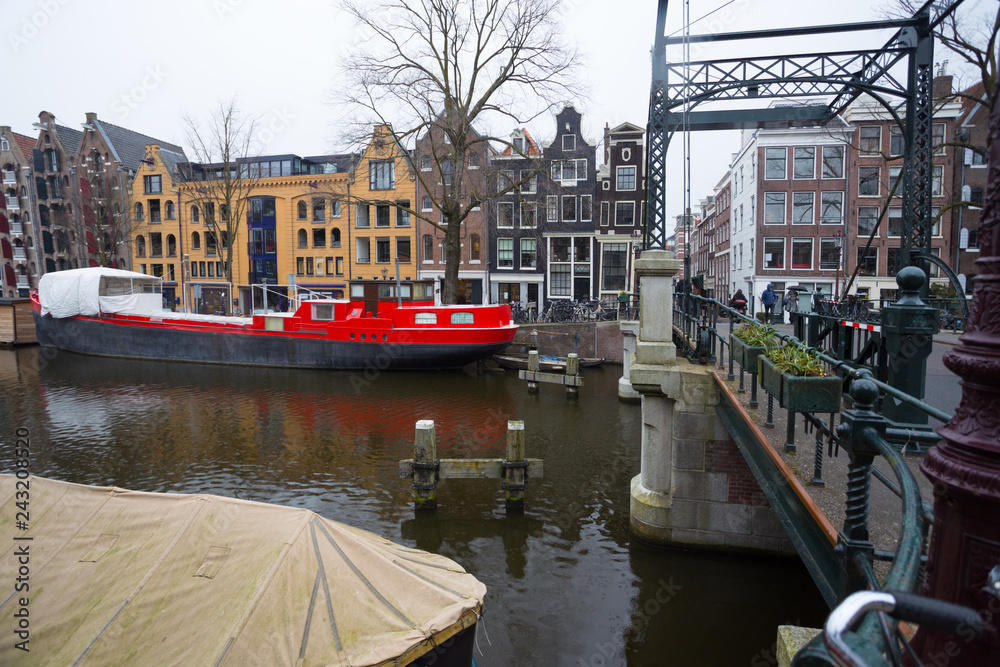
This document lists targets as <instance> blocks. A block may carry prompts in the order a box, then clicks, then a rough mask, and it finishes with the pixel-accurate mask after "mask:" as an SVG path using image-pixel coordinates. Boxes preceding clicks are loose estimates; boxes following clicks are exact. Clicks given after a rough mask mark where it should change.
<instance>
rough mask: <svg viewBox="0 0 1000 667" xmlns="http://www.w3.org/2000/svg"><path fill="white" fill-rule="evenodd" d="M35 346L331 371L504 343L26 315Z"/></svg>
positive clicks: (415, 364)
mask: <svg viewBox="0 0 1000 667" xmlns="http://www.w3.org/2000/svg"><path fill="white" fill-rule="evenodd" d="M32 314H33V315H34V318H35V329H36V331H37V334H38V343H39V344H40V345H42V346H43V347H53V348H56V349H59V350H66V351H68V352H76V353H78V354H87V355H96V356H102V357H124V358H131V359H152V360H163V361H188V362H194V363H204V364H235V365H243V366H273V367H281V368H318V369H330V370H345V371H347V370H368V369H377V370H438V369H447V368H461V367H462V366H465V365H467V364H470V363H473V362H475V361H478V360H479V359H484V358H486V357H489V356H490V355H492V354H495V353H497V352H500V351H502V350H503V349H505V348H506V347H507V346H508V345H509V343H506V342H503V343H485V344H462V345H444V344H441V345H427V344H416V343H382V342H377V341H365V342H356V341H333V340H326V339H316V338H312V339H310V338H300V337H296V336H290V335H281V334H241V333H231V332H218V331H213V332H209V331H190V330H181V329H168V328H161V327H149V326H135V325H122V324H115V323H111V322H102V321H99V320H85V319H77V318H65V319H56V318H54V317H52V316H51V315H45V316H41V315H39V314H38V313H37V312H34V313H32Z"/></svg>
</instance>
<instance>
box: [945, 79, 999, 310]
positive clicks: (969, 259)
mask: <svg viewBox="0 0 1000 667" xmlns="http://www.w3.org/2000/svg"><path fill="white" fill-rule="evenodd" d="M965 92H966V93H967V94H968V95H970V96H972V97H975V98H979V99H983V98H984V89H983V84H982V83H978V84H976V85H975V86H973V87H972V88H970V89H969V90H967V91H965ZM960 103H961V105H962V111H961V113H960V115H959V117H958V119H957V125H956V136H955V140H956V141H957V142H959V143H963V144H967V146H960V147H956V149H955V153H956V159H955V160H954V166H955V175H954V180H953V189H954V192H955V193H956V194H957V195H958V196H957V199H959V200H960V201H961V202H963V203H962V204H961V205H960V206H958V207H957V208H956V209H955V212H954V214H953V218H952V222H953V232H952V237H951V238H952V253H951V257H950V258H949V261H950V262H952V266H953V267H954V268H955V273H957V274H958V280H959V282H961V283H962V285H963V286H964V288H965V293H966V294H967V295H971V294H972V288H973V284H974V283H975V276H976V275H977V273H978V272H979V271H978V267H977V266H976V260H977V259H979V222H980V216H981V215H982V210H983V201H984V199H985V193H986V157H985V153H986V135H987V132H988V130H989V117H990V110H989V108H988V107H986V106H984V105H983V104H982V103H980V102H975V101H973V100H971V99H968V98H965V97H963V98H961V99H960ZM972 147H976V148H978V150H974V149H973V148H972ZM955 198H956V197H953V199H955Z"/></svg>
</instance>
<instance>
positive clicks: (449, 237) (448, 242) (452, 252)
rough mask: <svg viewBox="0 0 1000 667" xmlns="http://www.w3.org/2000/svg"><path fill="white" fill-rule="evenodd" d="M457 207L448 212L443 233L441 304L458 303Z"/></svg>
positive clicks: (460, 254)
mask: <svg viewBox="0 0 1000 667" xmlns="http://www.w3.org/2000/svg"><path fill="white" fill-rule="evenodd" d="M458 216H459V206H453V207H451V209H450V210H449V211H448V220H449V221H454V222H449V223H448V227H447V228H446V229H445V232H444V262H445V265H444V283H443V284H442V285H441V303H444V304H453V303H457V302H458V267H459V262H461V260H462V243H461V240H462V239H461V231H462V223H461V222H459V221H458Z"/></svg>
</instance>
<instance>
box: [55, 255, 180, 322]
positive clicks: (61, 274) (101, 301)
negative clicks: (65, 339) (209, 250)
mask: <svg viewBox="0 0 1000 667" xmlns="http://www.w3.org/2000/svg"><path fill="white" fill-rule="evenodd" d="M160 284H161V281H160V279H159V278H156V277H154V276H148V275H146V274H143V273H135V272H133V271H122V270H121V269H107V268H104V267H92V268H86V269H71V270H69V271H54V272H52V273H46V274H45V275H44V276H42V278H41V280H39V281H38V301H39V304H40V305H41V307H42V315H47V314H49V313H51V314H52V317H73V316H75V315H87V316H91V317H92V316H94V315H99V314H100V313H102V312H103V313H117V312H121V311H124V310H133V309H135V308H136V306H137V304H138V298H139V294H141V293H142V292H143V289H144V287H159V285H160ZM157 291H158V290H157Z"/></svg>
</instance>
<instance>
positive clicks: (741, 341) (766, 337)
mask: <svg viewBox="0 0 1000 667" xmlns="http://www.w3.org/2000/svg"><path fill="white" fill-rule="evenodd" d="M729 340H730V344H731V345H732V346H733V358H734V359H737V360H738V361H739V362H740V366H742V367H743V368H745V369H747V370H749V371H750V372H751V373H753V372H756V370H757V357H758V356H760V355H761V354H763V353H764V352H766V351H767V350H769V349H771V348H773V347H774V346H776V345H777V344H778V337H777V334H775V332H774V329H771V328H770V327H766V326H764V325H763V324H760V323H758V322H751V323H749V324H744V325H743V326H740V327H737V328H736V329H734V330H733V333H732V335H731V336H730V339H729Z"/></svg>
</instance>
